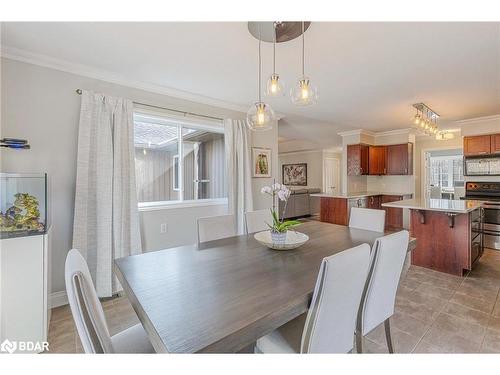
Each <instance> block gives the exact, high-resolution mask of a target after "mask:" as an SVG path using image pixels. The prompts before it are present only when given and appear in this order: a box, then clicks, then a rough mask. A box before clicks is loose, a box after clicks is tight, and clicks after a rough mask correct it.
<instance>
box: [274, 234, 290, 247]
mask: <svg viewBox="0 0 500 375" xmlns="http://www.w3.org/2000/svg"><path fill="white" fill-rule="evenodd" d="M287 233H288V231H286V232H274V231H271V240H272V241H273V244H275V245H284V244H285V243H286V234H287Z"/></svg>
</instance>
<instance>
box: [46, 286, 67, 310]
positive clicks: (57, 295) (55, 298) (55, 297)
mask: <svg viewBox="0 0 500 375" xmlns="http://www.w3.org/2000/svg"><path fill="white" fill-rule="evenodd" d="M67 304H68V296H67V295H66V291H65V290H61V291H59V292H54V293H50V303H49V306H50V308H51V309H53V308H55V307H59V306H64V305H67Z"/></svg>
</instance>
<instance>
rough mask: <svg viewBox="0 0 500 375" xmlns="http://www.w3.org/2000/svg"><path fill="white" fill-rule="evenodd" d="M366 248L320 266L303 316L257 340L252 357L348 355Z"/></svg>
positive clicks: (339, 255) (365, 271)
mask: <svg viewBox="0 0 500 375" xmlns="http://www.w3.org/2000/svg"><path fill="white" fill-rule="evenodd" d="M369 263H370V246H369V245H368V244H362V245H359V246H356V247H353V248H351V249H348V250H345V251H342V252H340V253H337V254H335V255H332V256H329V257H327V258H324V259H323V261H322V262H321V267H320V270H319V274H318V278H317V281H316V287H315V288H314V293H313V297H312V301H311V306H310V307H309V311H308V312H307V313H306V314H302V315H301V316H299V317H298V318H295V319H293V320H292V321H290V322H288V323H286V324H285V325H283V326H281V327H280V328H278V329H277V330H274V331H273V332H271V333H270V334H268V335H266V336H264V337H262V338H260V339H258V340H257V343H256V345H255V352H256V353H348V352H349V351H351V350H352V349H353V347H354V330H355V326H356V313H357V311H358V308H359V303H360V300H361V294H362V292H363V287H364V285H365V282H366V277H367V274H368V266H369Z"/></svg>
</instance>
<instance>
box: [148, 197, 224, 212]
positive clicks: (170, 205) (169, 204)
mask: <svg viewBox="0 0 500 375" xmlns="http://www.w3.org/2000/svg"><path fill="white" fill-rule="evenodd" d="M223 204H226V205H227V198H216V199H196V200H187V201H163V202H142V203H139V205H138V206H139V211H140V212H142V211H157V210H173V209H177V208H189V207H204V206H218V205H223Z"/></svg>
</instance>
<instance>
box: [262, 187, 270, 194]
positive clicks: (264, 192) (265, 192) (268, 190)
mask: <svg viewBox="0 0 500 375" xmlns="http://www.w3.org/2000/svg"><path fill="white" fill-rule="evenodd" d="M260 192H261V193H262V194H271V193H272V190H271V188H270V187H269V186H264V187H263V188H262V189H260Z"/></svg>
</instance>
